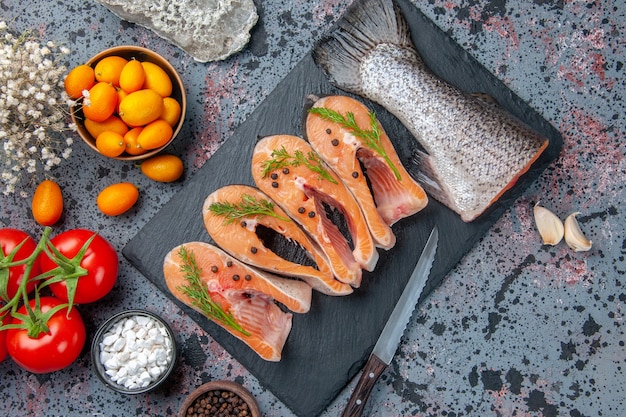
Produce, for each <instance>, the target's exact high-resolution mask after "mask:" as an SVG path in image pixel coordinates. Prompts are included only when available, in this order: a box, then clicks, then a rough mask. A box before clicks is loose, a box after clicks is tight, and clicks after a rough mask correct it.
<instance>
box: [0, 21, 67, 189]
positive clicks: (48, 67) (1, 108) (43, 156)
mask: <svg viewBox="0 0 626 417" xmlns="http://www.w3.org/2000/svg"><path fill="white" fill-rule="evenodd" d="M69 53H70V51H69V49H68V48H66V47H64V46H61V47H59V46H57V45H56V44H55V43H54V42H52V41H46V42H45V43H41V42H40V40H39V38H38V37H37V36H35V35H34V32H33V33H30V32H26V33H23V34H21V35H20V36H15V35H13V34H12V33H10V32H9V30H8V25H7V23H6V22H4V21H0V144H1V146H0V178H2V185H1V186H2V189H1V190H2V193H3V194H5V195H9V194H13V193H15V192H16V190H18V189H20V188H23V187H20V185H22V184H23V181H25V182H30V181H36V180H37V174H38V173H40V172H41V171H42V170H43V171H49V170H51V169H52V168H54V167H56V166H58V165H59V164H60V163H61V162H62V161H63V160H64V159H67V158H68V157H69V156H70V155H71V152H72V149H71V145H72V143H73V141H72V140H71V139H68V138H65V137H64V132H66V131H68V130H74V131H75V130H76V126H74V125H73V124H72V123H69V124H68V115H69V113H68V112H69V110H68V107H66V106H68V105H69V104H70V103H71V102H72V101H71V100H70V99H69V97H68V96H67V94H66V93H65V90H64V88H63V77H64V74H65V72H66V68H65V66H63V65H61V64H60V62H61V59H60V58H62V55H67V54H69ZM24 193H26V191H25V190H23V189H22V190H21V191H20V194H24Z"/></svg>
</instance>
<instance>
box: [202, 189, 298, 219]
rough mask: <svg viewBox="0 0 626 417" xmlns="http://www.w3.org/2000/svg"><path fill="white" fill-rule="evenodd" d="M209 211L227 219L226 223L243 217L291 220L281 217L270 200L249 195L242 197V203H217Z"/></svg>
mask: <svg viewBox="0 0 626 417" xmlns="http://www.w3.org/2000/svg"><path fill="white" fill-rule="evenodd" d="M209 210H210V211H211V212H213V213H214V214H216V215H218V216H223V217H225V218H226V223H227V224H229V223H234V222H236V221H238V220H239V219H241V218H243V217H248V216H253V215H258V216H272V217H276V218H277V219H280V220H285V221H290V219H289V218H287V217H283V216H279V215H278V214H276V212H275V211H274V203H272V202H271V201H269V200H265V199H261V200H257V199H256V198H254V197H252V196H251V195H249V194H243V195H242V196H241V203H230V202H217V203H212V204H211V205H210V206H209Z"/></svg>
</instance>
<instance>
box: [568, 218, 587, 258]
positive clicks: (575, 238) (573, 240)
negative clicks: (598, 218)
mask: <svg viewBox="0 0 626 417" xmlns="http://www.w3.org/2000/svg"><path fill="white" fill-rule="evenodd" d="M579 214H580V212H574V213H572V214H570V215H569V216H567V218H566V219H565V243H567V245H568V246H569V247H570V248H572V249H573V250H574V251H575V252H585V251H588V250H589V249H591V244H592V242H591V240H589V239H587V238H586V237H585V235H584V234H583V232H582V231H581V230H580V226H579V225H578V220H576V216H577V215H579Z"/></svg>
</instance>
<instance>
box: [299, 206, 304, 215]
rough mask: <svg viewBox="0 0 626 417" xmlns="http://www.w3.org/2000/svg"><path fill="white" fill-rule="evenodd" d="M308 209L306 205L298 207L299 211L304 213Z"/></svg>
mask: <svg viewBox="0 0 626 417" xmlns="http://www.w3.org/2000/svg"><path fill="white" fill-rule="evenodd" d="M305 211H306V209H305V208H304V207H298V213H300V214H302V213H304V212H305Z"/></svg>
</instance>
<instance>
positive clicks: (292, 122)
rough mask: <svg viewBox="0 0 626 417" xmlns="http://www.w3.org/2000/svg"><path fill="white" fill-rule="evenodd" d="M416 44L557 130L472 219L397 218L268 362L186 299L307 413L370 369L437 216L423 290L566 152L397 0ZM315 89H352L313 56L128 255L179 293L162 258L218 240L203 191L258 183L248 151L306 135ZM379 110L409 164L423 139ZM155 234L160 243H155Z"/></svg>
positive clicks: (463, 81) (445, 73)
mask: <svg viewBox="0 0 626 417" xmlns="http://www.w3.org/2000/svg"><path fill="white" fill-rule="evenodd" d="M399 5H400V6H401V8H402V10H403V12H404V15H405V17H406V18H407V20H408V22H409V25H410V27H411V33H412V34H413V38H414V39H413V40H414V42H415V45H416V47H417V49H418V50H419V51H420V53H421V54H422V56H423V57H424V59H425V61H426V62H427V64H428V65H429V66H430V67H431V69H432V70H433V71H435V72H436V73H437V74H439V75H440V76H441V77H443V78H444V79H446V80H448V81H449V82H451V83H453V84H455V85H456V86H458V87H459V88H461V89H463V90H465V91H468V92H484V93H487V94H489V95H491V96H492V97H494V98H495V99H496V100H497V101H498V102H499V103H500V104H501V105H502V106H504V107H505V108H507V109H508V110H509V111H510V112H511V113H513V114H514V115H516V116H517V117H518V118H520V119H521V120H523V121H524V122H526V123H527V124H528V125H530V126H531V127H533V128H535V129H536V130H537V131H539V132H540V133H542V134H544V135H545V136H546V137H548V138H549V139H550V145H549V147H548V149H547V150H546V151H545V153H544V154H543V156H542V158H541V159H540V160H539V161H537V163H536V164H535V166H534V167H533V168H532V169H531V170H530V171H529V172H528V173H527V175H525V176H524V177H523V178H522V179H520V181H518V183H517V184H516V186H515V187H514V188H513V189H512V190H510V192H508V193H507V194H506V195H505V196H503V198H502V199H501V200H500V201H499V202H498V204H496V205H495V206H494V207H493V208H492V209H491V210H490V211H489V212H488V213H486V214H485V215H483V216H482V217H481V218H479V219H478V220H476V221H474V222H473V223H470V224H466V223H464V222H462V221H461V220H460V218H459V217H458V216H457V215H456V214H454V213H453V212H451V211H450V210H448V209H447V208H445V207H443V206H442V205H440V204H439V203H437V202H436V201H434V200H432V199H431V202H430V204H429V205H428V207H427V208H426V209H425V210H423V211H422V212H420V213H418V214H417V215H415V216H413V217H411V218H408V219H404V220H402V221H400V222H398V223H397V224H395V225H394V227H393V230H394V232H395V233H396V236H397V244H396V246H395V247H394V248H393V249H391V250H390V251H387V252H384V251H381V253H380V260H379V262H378V265H377V267H376V269H375V271H374V272H372V273H365V274H364V278H363V284H362V286H361V288H359V289H358V290H356V291H355V293H354V294H352V295H350V296H348V297H339V298H334V297H328V296H324V295H320V294H314V297H313V303H312V308H311V311H310V312H309V313H308V314H305V315H295V316H294V321H293V329H292V332H291V334H290V335H289V338H288V340H287V343H286V346H285V349H284V351H283V359H282V360H281V361H280V362H278V363H269V362H265V361H263V360H262V359H260V358H259V357H258V356H257V355H256V354H255V353H253V352H252V351H251V350H250V349H249V348H248V347H247V346H246V345H244V344H243V343H241V342H240V341H238V340H236V339H235V338H233V337H232V336H231V335H229V334H228V333H227V332H225V331H224V330H222V329H221V328H220V327H218V326H217V325H215V324H213V323H212V322H210V321H209V320H207V319H206V318H205V317H203V316H202V315H200V314H198V313H196V312H195V311H193V310H191V309H190V308H188V307H186V306H184V305H183V304H182V303H178V304H179V305H180V307H181V309H183V310H184V311H185V312H186V313H187V314H189V315H190V316H191V317H192V318H193V320H195V321H196V322H197V323H198V325H199V326H201V327H202V328H203V329H205V330H206V331H207V332H209V333H210V334H211V335H212V337H213V338H214V339H215V340H216V341H218V342H219V343H220V344H221V345H222V346H223V347H224V348H225V349H226V350H227V351H228V352H230V353H231V354H232V355H233V356H234V358H235V359H237V360H238V361H239V362H240V363H241V364H243V365H244V366H245V367H246V368H247V369H248V370H249V371H250V372H251V373H252V374H253V375H255V376H256V377H257V378H258V380H259V381H260V383H261V384H262V385H263V386H265V387H266V388H267V389H269V390H270V391H271V392H273V393H274V394H275V395H276V396H277V397H278V398H279V399H280V400H281V401H283V402H284V404H285V405H286V406H288V407H289V408H290V409H291V410H292V411H293V412H294V413H295V414H297V415H298V416H300V417H313V416H317V415H319V414H320V413H321V412H322V411H323V410H324V409H325V408H326V407H327V406H328V405H329V403H330V402H331V401H332V400H333V399H334V398H335V397H336V395H337V394H338V393H339V392H340V391H341V390H342V389H343V388H344V387H345V386H346V385H347V384H348V383H349V382H350V380H351V379H352V378H353V377H354V376H355V374H356V373H358V372H359V370H360V369H361V368H362V366H363V365H364V363H365V360H366V359H367V357H368V355H369V353H370V351H371V350H372V348H373V346H374V344H375V342H376V340H377V338H378V335H379V333H380V332H381V330H382V328H383V326H384V324H385V322H386V321H387V318H388V317H389V315H390V314H391V311H392V309H393V307H394V305H395V303H396V301H397V299H398V298H399V297H400V294H401V292H402V289H403V288H404V285H405V284H406V281H407V280H408V278H409V275H410V273H411V271H412V270H413V268H414V266H415V264H416V262H417V257H418V255H419V253H420V252H421V250H422V248H423V246H424V244H425V242H426V239H427V237H428V234H429V233H430V230H431V229H432V227H433V225H435V224H437V225H438V227H439V235H440V240H439V249H438V253H437V257H436V259H435V263H434V265H433V269H432V272H431V276H430V279H429V281H428V283H427V286H426V288H425V290H424V294H423V296H422V299H423V298H424V297H425V296H427V295H428V293H429V292H430V291H432V290H433V289H434V288H435V287H437V286H438V285H439V284H440V282H441V280H442V279H443V278H444V276H445V275H446V274H447V273H448V271H450V270H451V269H452V268H453V267H454V266H455V265H456V264H457V263H458V261H459V260H460V259H461V258H462V257H463V256H464V255H465V254H466V253H467V252H468V251H469V250H470V249H471V248H472V246H474V244H475V243H476V242H477V241H478V240H479V239H480V238H481V237H482V236H483V234H484V233H485V232H486V231H487V230H488V229H489V228H490V227H491V225H492V224H493V223H494V222H495V221H496V220H497V219H498V218H499V217H500V216H501V215H502V213H503V212H504V210H506V209H507V207H508V206H510V204H511V203H512V202H513V201H514V199H515V198H517V197H519V195H520V194H521V193H522V192H523V191H524V189H525V188H526V187H527V186H528V185H529V184H530V183H531V182H532V181H534V180H535V179H536V178H537V177H538V175H539V174H540V173H541V172H542V171H543V170H544V169H545V167H546V166H547V165H548V164H549V163H550V162H551V161H552V160H553V159H555V158H556V157H557V156H558V152H559V149H560V148H561V145H562V139H561V137H560V134H559V132H558V131H556V130H555V129H554V128H553V127H552V126H551V125H550V124H549V123H548V122H546V121H545V120H544V119H543V118H542V117H541V116H540V115H539V114H537V113H536V112H535V111H533V110H532V109H531V108H529V107H528V106H527V105H526V104H525V103H524V102H523V101H522V100H520V99H519V98H518V97H517V96H516V95H515V94H514V93H513V92H511V91H510V90H509V89H508V88H507V87H506V86H505V85H504V84H503V83H502V82H500V81H499V80H498V79H497V78H495V77H494V76H493V75H492V74H491V73H489V72H488V71H487V70H486V69H485V68H484V67H482V66H481V65H480V64H478V63H477V62H476V61H475V60H474V59H473V58H472V57H471V56H470V55H469V54H468V53H467V52H466V51H464V50H463V49H462V48H460V47H459V45H458V44H456V43H455V42H454V41H453V40H451V39H450V37H449V36H448V35H446V34H445V33H443V32H442V31H441V30H439V29H438V28H437V27H436V26H435V24H434V23H433V22H431V21H430V20H429V19H428V18H427V17H425V16H424V15H423V14H422V13H421V12H419V11H418V10H417V9H416V8H415V7H414V6H413V5H412V4H410V3H409V2H408V1H407V0H401V1H399ZM309 94H317V95H323V94H344V93H343V92H341V91H339V90H336V89H335V88H333V87H332V86H331V85H330V84H328V82H327V81H326V79H325V77H324V75H323V74H322V73H321V71H320V70H319V69H318V68H317V67H316V66H315V64H314V62H313V60H312V58H311V56H310V55H307V56H306V57H305V58H304V59H303V60H302V61H301V62H300V63H298V65H297V66H296V67H295V68H294V69H293V71H292V72H291V73H290V74H289V75H288V76H287V77H286V78H285V79H284V80H283V81H282V82H281V83H280V84H279V85H278V87H277V88H276V89H275V90H274V91H273V92H272V93H271V94H270V95H269V96H268V98H267V99H266V100H265V101H264V102H263V103H262V104H261V105H260V106H259V107H258V109H256V110H255V111H254V112H253V113H252V114H251V115H250V117H249V118H248V119H247V120H246V121H245V122H244V123H242V124H241V126H240V127H239V128H238V129H237V130H236V131H235V133H234V134H233V136H232V137H231V138H230V139H229V140H227V141H226V143H225V144H224V145H223V146H222V147H220V149H219V150H218V151H217V152H216V153H215V154H214V155H213V156H212V157H211V159H210V160H209V161H207V163H206V164H205V165H204V166H203V167H202V168H201V169H200V170H199V171H198V172H197V173H196V174H195V175H194V176H193V177H192V178H191V179H189V180H188V183H187V184H186V185H185V186H184V187H183V189H182V190H181V191H180V192H179V193H178V194H176V195H175V196H174V197H173V198H172V199H171V201H169V202H168V203H167V204H166V205H165V206H164V207H163V208H162V210H161V211H160V212H159V213H157V215H156V216H155V217H154V218H153V219H151V220H150V221H149V222H148V223H147V224H146V225H145V227H144V228H143V229H142V230H141V231H140V232H139V233H138V234H137V235H136V236H135V237H134V238H133V239H132V240H131V241H130V242H129V243H128V244H127V245H126V247H125V248H124V249H123V254H124V256H125V257H126V258H127V259H128V260H129V261H130V262H131V263H132V264H133V265H134V266H135V267H136V268H137V269H138V270H139V271H140V272H141V273H143V274H144V275H145V276H146V277H147V278H148V279H149V280H150V281H152V282H153V283H154V284H155V285H156V286H157V287H158V288H159V289H160V290H161V291H163V292H164V293H165V294H167V295H168V296H170V297H171V294H170V293H169V291H168V290H167V287H166V285H165V282H164V280H163V274H162V269H161V268H162V261H163V258H164V257H165V255H166V254H167V253H168V252H169V251H170V250H171V249H172V248H174V247H175V246H177V245H179V244H182V243H185V242H190V241H195V240H200V241H209V242H210V241H211V239H210V237H209V236H208V234H207V232H206V231H205V229H204V225H203V222H202V215H201V208H202V203H203V201H204V199H205V197H206V196H207V195H208V194H209V193H211V192H212V191H214V190H216V189H217V188H219V187H221V186H224V185H227V184H251V185H253V181H252V177H251V175H250V162H249V161H250V157H251V154H252V149H253V147H254V144H255V142H256V140H257V138H258V137H262V136H266V135H271V134H279V133H285V134H294V135H300V136H301V135H303V125H302V120H303V109H304V106H305V103H306V96H307V95H309ZM363 101H364V102H365V104H366V105H368V106H369V107H370V108H372V109H374V110H375V111H376V113H377V115H378V118H379V120H380V121H381V123H382V125H383V127H384V128H385V130H386V131H387V133H388V134H389V137H390V138H391V139H392V141H393V142H394V145H395V146H396V149H397V151H398V154H399V155H400V158H401V159H402V161H403V163H404V164H405V166H407V168H409V171H412V172H414V169H415V167H414V166H412V165H411V153H412V151H413V150H414V148H416V147H417V146H418V145H417V144H416V142H415V140H414V139H413V138H412V137H411V135H410V134H409V133H408V131H407V130H406V129H405V128H404V127H403V126H402V125H401V124H400V123H399V122H398V121H397V119H395V118H394V117H393V116H392V115H390V114H389V113H387V112H386V111H385V110H384V109H382V108H381V107H380V106H378V105H375V104H372V103H370V102H368V101H366V100H363ZM153 242H160V244H159V245H154V244H153Z"/></svg>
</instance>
